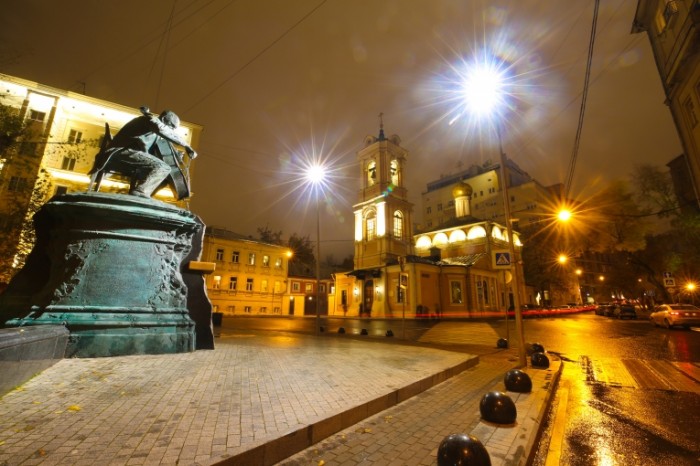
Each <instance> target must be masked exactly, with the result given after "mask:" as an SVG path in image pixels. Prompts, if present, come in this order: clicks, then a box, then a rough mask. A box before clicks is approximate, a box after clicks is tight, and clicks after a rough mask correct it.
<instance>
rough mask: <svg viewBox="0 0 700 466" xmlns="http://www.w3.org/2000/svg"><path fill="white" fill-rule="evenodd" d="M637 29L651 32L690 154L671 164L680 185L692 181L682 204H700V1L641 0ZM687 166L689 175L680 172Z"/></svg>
mask: <svg viewBox="0 0 700 466" xmlns="http://www.w3.org/2000/svg"><path fill="white" fill-rule="evenodd" d="M632 32H633V33H639V32H646V34H647V37H648V38H649V42H650V43H651V49H652V52H653V54H654V59H655V61H656V66H657V69H658V71H659V76H660V77H661V83H662V84H663V88H664V92H665V94H666V104H667V105H668V107H669V109H670V110H671V116H672V117H673V122H674V124H675V126H676V131H677V132H678V136H679V138H680V140H681V145H682V146H683V151H684V153H685V154H684V156H681V157H680V158H677V159H674V161H673V163H672V164H671V165H669V166H670V168H671V170H672V175H673V179H674V183H675V182H680V183H685V182H687V181H690V186H687V185H686V186H681V187H678V186H677V187H676V192H677V193H679V194H680V195H681V196H682V197H680V198H679V202H680V203H681V205H683V204H685V205H686V206H687V205H688V201H690V205H692V206H694V207H695V208H696V209H697V208H700V195H699V193H700V124H698V123H700V51H699V50H698V43H700V2H699V1H698V0H638V2H637V11H636V13H635V15H634V22H633V24H632ZM681 165H683V166H684V167H683V168H684V169H685V170H686V171H687V172H688V173H689V175H690V176H689V179H688V178H686V179H685V180H684V179H683V178H685V177H680V178H679V177H678V176H677V175H678V174H679V172H678V170H679V168H681ZM688 188H691V189H688ZM691 193H692V195H691Z"/></svg>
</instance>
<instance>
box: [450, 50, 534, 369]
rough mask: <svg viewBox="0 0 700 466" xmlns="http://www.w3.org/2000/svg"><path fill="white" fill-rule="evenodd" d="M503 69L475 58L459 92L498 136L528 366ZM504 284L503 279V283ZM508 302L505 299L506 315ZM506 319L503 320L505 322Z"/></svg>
mask: <svg viewBox="0 0 700 466" xmlns="http://www.w3.org/2000/svg"><path fill="white" fill-rule="evenodd" d="M505 71H506V70H505V69H504V64H503V63H502V62H498V61H494V60H493V59H491V58H490V57H488V56H485V57H484V59H483V60H482V61H477V62H475V63H474V64H473V65H472V66H470V67H469V68H468V69H467V70H466V73H465V75H464V81H463V83H462V92H463V97H464V103H465V107H466V110H467V111H469V112H470V113H471V114H473V115H474V116H476V117H477V118H485V119H491V120H493V121H494V126H495V128H496V135H497V137H498V152H499V155H500V160H501V170H500V172H501V173H500V177H501V183H502V186H501V191H502V193H503V213H504V216H505V223H506V232H507V233H508V252H509V253H510V257H511V269H512V273H511V276H512V278H511V287H512V289H513V306H514V307H515V331H516V334H517V335H518V338H519V339H520V345H519V347H518V362H519V364H520V365H521V366H527V358H526V353H525V337H524V331H523V316H522V310H521V309H520V296H519V294H520V293H519V287H518V283H519V280H518V261H517V260H516V259H515V244H514V238H513V227H512V220H513V219H512V218H511V209H510V195H509V193H508V189H509V186H508V184H509V183H508V176H507V170H506V154H505V152H504V151H503V141H502V135H501V132H502V131H501V124H502V122H501V121H499V115H498V113H499V107H503V106H504V103H505V98H506V96H507V94H508V93H507V89H506V87H507V82H506V80H505ZM504 285H505V283H504ZM507 315H508V304H507V303H506V316H507ZM507 324H508V321H507V320H506V325H507Z"/></svg>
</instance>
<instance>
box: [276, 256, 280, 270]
mask: <svg viewBox="0 0 700 466" xmlns="http://www.w3.org/2000/svg"><path fill="white" fill-rule="evenodd" d="M275 268H276V269H281V268H282V258H281V257H278V258H277V259H275Z"/></svg>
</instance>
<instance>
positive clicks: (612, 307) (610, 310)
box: [605, 304, 617, 317]
mask: <svg viewBox="0 0 700 466" xmlns="http://www.w3.org/2000/svg"><path fill="white" fill-rule="evenodd" d="M616 307H617V304H610V305H609V306H606V307H605V317H612V316H613V315H614V313H615V308H616Z"/></svg>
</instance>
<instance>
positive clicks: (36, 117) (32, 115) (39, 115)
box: [29, 110, 46, 122]
mask: <svg viewBox="0 0 700 466" xmlns="http://www.w3.org/2000/svg"><path fill="white" fill-rule="evenodd" d="M45 118H46V112H37V111H36V110H30V111H29V119H30V120H32V121H39V122H42V121H44V119H45Z"/></svg>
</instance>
